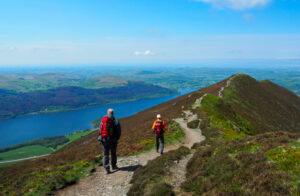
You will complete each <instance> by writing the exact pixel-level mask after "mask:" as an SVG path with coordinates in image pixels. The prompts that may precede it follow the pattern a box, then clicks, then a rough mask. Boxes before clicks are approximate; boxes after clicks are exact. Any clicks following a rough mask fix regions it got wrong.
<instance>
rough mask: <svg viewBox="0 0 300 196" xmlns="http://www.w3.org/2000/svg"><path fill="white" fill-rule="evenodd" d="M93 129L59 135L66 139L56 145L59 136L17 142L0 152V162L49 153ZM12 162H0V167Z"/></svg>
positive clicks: (59, 139)
mask: <svg viewBox="0 0 300 196" xmlns="http://www.w3.org/2000/svg"><path fill="white" fill-rule="evenodd" d="M93 131H95V130H90V129H87V130H84V131H77V132H74V133H72V134H70V135H67V136H61V137H65V138H66V139H67V140H65V141H67V142H65V143H64V144H60V145H56V143H57V142H61V137H52V138H42V139H38V140H33V141H31V142H26V143H22V144H18V145H16V146H13V147H8V148H7V149H9V148H11V149H9V150H7V151H5V152H1V153H0V162H1V161H7V160H16V159H23V158H28V157H34V156H40V155H44V154H50V153H53V152H55V151H57V150H59V149H61V148H63V147H64V146H66V145H68V144H69V143H71V142H73V141H75V140H77V139H79V138H81V137H82V136H85V135H88V134H90V133H91V132H93ZM49 143H51V145H49ZM52 146H56V148H53V147H52ZM0 150H1V149H0ZM2 150H4V148H2ZM14 163H16V162H10V163H0V167H4V166H7V165H11V164H14Z"/></svg>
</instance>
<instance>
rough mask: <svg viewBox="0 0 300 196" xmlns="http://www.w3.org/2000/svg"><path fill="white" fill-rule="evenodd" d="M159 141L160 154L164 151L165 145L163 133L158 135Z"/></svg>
mask: <svg viewBox="0 0 300 196" xmlns="http://www.w3.org/2000/svg"><path fill="white" fill-rule="evenodd" d="M160 142H161V145H160V154H163V153H164V146H165V138H164V135H162V136H160Z"/></svg>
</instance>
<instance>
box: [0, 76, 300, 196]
mask: <svg viewBox="0 0 300 196" xmlns="http://www.w3.org/2000/svg"><path fill="white" fill-rule="evenodd" d="M228 80H229V79H225V80H223V81H221V82H219V83H216V84H214V85H212V86H208V87H206V88H203V89H201V90H199V91H195V92H192V93H189V94H187V95H183V96H180V97H178V98H176V99H173V100H170V101H167V102H165V103H162V104H159V105H157V106H155V107H152V108H149V109H146V110H144V111H141V112H139V113H137V114H136V115H133V116H130V117H126V118H123V119H121V120H120V122H121V124H122V127H123V136H122V139H121V140H120V143H119V148H118V154H119V155H120V156H125V159H126V157H127V156H128V155H134V154H136V153H138V154H139V153H141V152H143V153H145V152H147V151H148V150H151V146H153V145H154V140H153V135H152V132H151V131H149V132H148V131H147V130H149V127H151V125H152V122H153V118H154V115H155V114H156V113H161V114H162V115H163V116H164V120H166V122H167V124H169V125H170V126H171V128H170V133H168V134H169V136H170V138H169V139H168V140H169V141H172V139H171V138H177V139H178V140H179V141H181V142H182V141H184V140H182V139H183V137H182V136H180V137H178V131H179V132H180V130H181V129H183V130H184V129H186V127H185V126H187V127H188V128H190V129H200V130H201V133H202V135H204V136H205V140H204V141H202V142H201V140H200V139H199V140H198V141H194V142H196V144H194V145H193V146H192V148H191V149H187V148H185V149H183V148H178V149H177V150H176V149H174V151H170V152H167V153H165V154H164V155H162V156H160V157H158V158H157V159H154V160H153V161H149V162H148V164H146V165H145V166H144V167H140V168H138V167H137V168H134V169H133V170H134V174H133V177H132V179H131V180H130V183H131V185H130V186H129V187H128V188H129V190H128V191H129V192H128V194H129V195H136V194H137V195H146V194H150V193H153V194H154V192H152V191H155V190H157V191H159V192H157V193H155V194H175V193H176V194H179V195H185V194H197V195H201V194H209V195H210V194H215V195H222V193H225V194H228V195H234V194H243V193H246V192H247V193H248V194H249V195H256V194H280V195H297V193H299V189H298V188H297V187H299V184H297V183H298V182H299V181H298V179H299V176H298V172H297V171H298V169H299V164H298V163H299V160H298V159H297V156H296V155H297V153H299V138H300V135H299V116H300V99H299V97H298V96H297V95H295V94H294V93H292V92H290V91H288V90H286V89H284V88H282V87H280V86H278V85H276V84H274V83H272V82H269V81H256V80H255V79H253V78H251V77H249V76H247V75H243V74H239V75H235V76H234V78H233V79H232V81H231V82H230V83H229V82H228ZM220 91H221V93H220ZM219 95H222V96H219ZM183 108H184V109H183ZM185 115H188V116H189V117H188V116H185ZM180 118H183V119H185V120H187V121H188V122H184V123H186V124H182V123H183V122H182V121H178V120H175V119H180ZM273 119H274V120H273ZM275 119H276V120H275ZM136 122H143V123H136ZM176 122H180V124H177V123H176ZM176 124H177V125H176ZM133 125H134V126H133ZM168 134H167V135H168ZM185 134H186V133H185ZM179 135H180V134H179ZM96 137H97V134H96V133H93V132H92V133H91V134H88V135H86V136H83V137H81V138H80V139H78V140H75V141H74V142H72V143H70V144H69V145H67V146H65V147H64V148H62V149H60V150H59V151H57V152H56V153H54V154H52V155H50V156H47V157H43V158H40V159H36V160H30V161H24V162H22V163H17V164H14V165H11V166H8V167H5V169H0V174H1V175H0V176H1V179H0V184H1V185H2V187H5V188H2V189H0V190H1V191H2V192H3V193H9V192H15V193H17V194H20V193H31V194H44V193H48V194H50V193H52V191H54V190H57V189H62V188H63V187H65V186H67V185H69V184H73V183H76V182H77V183H78V181H79V184H78V185H79V186H80V183H81V181H80V180H79V179H80V178H81V177H83V176H87V175H91V176H92V177H91V178H90V177H89V179H93V176H94V177H96V176H97V175H100V176H99V177H100V178H103V179H105V180H108V181H109V179H112V178H110V177H109V176H103V175H102V173H101V159H102V157H101V148H99V144H98V142H97V141H96V140H95V138H96ZM177 139H175V140H177ZM178 140H177V142H178ZM179 143H180V142H179ZM175 144H176V143H175ZM188 147H190V146H188ZM75 155H76V156H75ZM187 157H189V158H188V159H186V158H187ZM121 159H122V158H121ZM129 159H130V158H129ZM184 160H186V162H185V161H184ZM156 162H158V163H161V164H162V165H165V166H166V167H162V168H157V165H156V164H153V163H156ZM176 163H180V164H181V163H182V164H183V165H181V166H176ZM185 163H186V165H185ZM129 164H130V165H128V166H126V165H124V168H128V167H129V166H134V165H131V164H134V163H133V162H129ZM161 164H160V165H161ZM287 164H289V165H291V166H292V167H286V165H287ZM35 165H39V169H36V168H35ZM199 165H200V166H201V167H199ZM174 167H175V168H179V167H183V168H185V167H186V175H184V174H183V176H185V178H183V179H182V183H181V184H179V185H178V184H177V185H176V184H173V183H172V179H173V178H175V179H176V175H175V176H173V175H171V174H172V171H173V170H172V169H171V168H174ZM21 168H22V169H21ZM158 169H159V170H158ZM95 170H96V173H95V174H93V173H90V171H95ZM98 171H99V172H98ZM151 171H161V172H151ZM220 171H221V172H220ZM274 171H276V172H274ZM124 172H125V173H124ZM124 172H123V173H124V174H125V175H127V173H126V170H124ZM128 172H130V171H128ZM147 172H150V173H151V174H150V173H147ZM29 173H30V176H26V177H25V174H29ZM117 173H118V172H116V175H118V174H117ZM121 173H122V172H120V175H121ZM250 173H251V175H254V176H255V178H253V177H247V176H250V175H249V174H250ZM164 174H167V176H166V177H167V178H164V177H161V175H164ZM169 174H170V175H169ZM95 175H96V176H95ZM178 175H179V174H178ZM39 176H43V178H40V177H39ZM99 177H98V178H95V179H99ZM112 177H113V176H112ZM24 178H26V179H27V180H25V181H24ZM141 178H142V179H143V180H140V179H141ZM179 178H180V177H179ZM21 179H22V180H21ZM153 179H157V180H154V181H153ZM254 179H255V180H254ZM277 179H282V180H280V181H278V180H277ZM17 182H18V183H17ZM82 182H84V180H83V181H82ZM149 182H151V183H149ZM256 182H259V186H258V185H257V184H256ZM125 185H126V184H125ZM75 186H76V185H75ZM0 187H1V186H0ZM13 187H14V188H13ZM135 187H138V189H136V188H135ZM154 187H159V189H157V188H154ZM87 188H92V187H87ZM104 188H107V187H106V185H105V186H104ZM66 190H68V189H66ZM70 190H72V188H71V187H70ZM73 190H74V191H75V189H73ZM136 191H139V193H137V192H136ZM178 191H179V192H178ZM71 192H72V191H71Z"/></svg>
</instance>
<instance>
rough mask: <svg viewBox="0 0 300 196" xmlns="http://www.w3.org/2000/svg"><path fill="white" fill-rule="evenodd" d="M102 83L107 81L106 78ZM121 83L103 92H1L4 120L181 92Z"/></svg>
mask: <svg viewBox="0 0 300 196" xmlns="http://www.w3.org/2000/svg"><path fill="white" fill-rule="evenodd" d="M101 81H102V83H104V82H105V81H104V79H103V78H102V80H101ZM93 82H95V81H93ZM97 82H99V80H97ZM106 82H107V81H106ZM119 84H120V86H117V87H110V88H100V89H88V88H83V87H78V86H66V87H58V88H52V89H48V90H38V91H30V92H16V91H11V90H4V89H0V119H7V118H12V117H16V116H20V115H24V114H29V113H33V112H38V113H49V112H58V111H65V110H71V109H80V108H84V107H91V106H96V105H105V104H111V103H117V102H122V101H129V100H136V99H141V98H152V97H159V96H167V95H171V94H175V93H177V92H176V91H175V90H171V89H166V88H163V87H160V86H156V85H151V84H147V83H144V82H138V81H126V84H123V83H122V85H121V83H119ZM94 86H95V85H94Z"/></svg>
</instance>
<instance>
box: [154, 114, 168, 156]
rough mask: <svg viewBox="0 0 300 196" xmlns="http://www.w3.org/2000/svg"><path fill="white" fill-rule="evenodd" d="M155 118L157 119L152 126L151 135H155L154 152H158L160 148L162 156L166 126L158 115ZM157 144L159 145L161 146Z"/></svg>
mask: <svg viewBox="0 0 300 196" xmlns="http://www.w3.org/2000/svg"><path fill="white" fill-rule="evenodd" d="M156 117H157V119H156V120H155V121H154V123H153V126H152V130H153V133H155V147H156V152H159V151H158V150H159V146H160V154H163V151H164V145H165V138H164V133H165V131H167V130H168V127H167V126H166V123H165V121H163V120H162V118H161V115H160V114H157V116H156ZM159 143H161V145H160V144H159Z"/></svg>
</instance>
